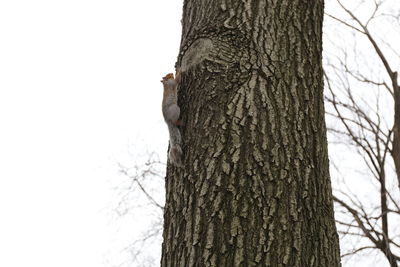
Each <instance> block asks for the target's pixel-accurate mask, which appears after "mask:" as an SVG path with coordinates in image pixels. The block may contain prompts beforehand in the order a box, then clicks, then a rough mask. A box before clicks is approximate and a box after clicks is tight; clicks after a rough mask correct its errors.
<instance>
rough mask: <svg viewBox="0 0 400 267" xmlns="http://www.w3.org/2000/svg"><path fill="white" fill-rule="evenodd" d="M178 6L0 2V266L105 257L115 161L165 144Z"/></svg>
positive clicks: (96, 261)
mask: <svg viewBox="0 0 400 267" xmlns="http://www.w3.org/2000/svg"><path fill="white" fill-rule="evenodd" d="M181 10H182V3H181V1H179V0H176V1H161V0H158V1H157V0H156V1H133V0H130V1H120V0H117V1H116V0H113V1H110V0H103V1H102V0H100V1H99V0H69V1H54V0H48V1H44V0H37V1H28V0H13V1H11V0H10V1H0V127H1V128H0V251H1V253H0V254H1V256H0V266H7V267H21V266H41V267H54V266H57V267H63V266H65V267H67V266H68V267H71V266H74V267H81V266H82V267H88V266H90V267H92V266H93V267H95V266H103V265H105V263H104V262H105V261H106V260H105V258H107V253H108V251H109V250H110V246H109V245H110V243H112V242H115V236H114V232H115V230H116V227H117V223H113V219H112V218H111V219H110V216H109V215H110V211H109V210H110V209H111V208H112V205H113V204H112V203H113V202H114V201H115V200H114V199H113V197H115V194H114V192H113V188H112V187H111V186H110V180H113V179H114V177H116V176H117V173H118V168H117V166H116V162H119V161H123V162H125V163H126V164H128V163H129V157H130V155H131V154H135V153H136V152H137V151H142V150H144V149H147V150H149V151H152V150H157V149H159V150H160V149H161V150H162V151H163V149H165V150H166V146H167V140H168V133H167V131H166V127H165V126H164V123H163V120H162V116H161V110H160V109H161V97H162V87H161V83H160V78H161V77H162V75H164V74H165V73H168V72H172V71H173V67H174V63H175V60H176V56H177V53H178V48H179V42H180V31H181V27H180V19H181ZM132 160H133V159H132ZM111 184H112V182H111ZM110 203H111V204H110ZM134 227H136V226H135V225H132V228H134Z"/></svg>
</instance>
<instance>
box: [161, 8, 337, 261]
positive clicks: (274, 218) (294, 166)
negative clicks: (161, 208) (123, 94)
mask: <svg viewBox="0 0 400 267" xmlns="http://www.w3.org/2000/svg"><path fill="white" fill-rule="evenodd" d="M322 17H323V0H313V1H304V0H279V1H277V0H249V1H245V0H243V1H233V0H232V1H229V0H201V1H195V0H185V1H184V7H183V20H182V24H183V31H182V42H181V51H180V54H179V57H178V62H177V66H178V67H180V68H181V70H182V72H183V74H182V83H181V85H180V87H179V89H178V90H179V92H178V94H179V97H178V104H179V105H180V107H181V114H182V121H183V123H184V126H183V127H182V128H181V132H182V140H183V153H184V155H183V163H184V168H183V169H180V168H175V167H173V166H168V169H167V177H166V205H165V213H164V233H163V238H164V242H163V247H162V260H161V266H164V267H177V266H179V267H180V266H182V267H184V266H218V267H224V266H227V267H231V266H243V267H247V266H274V267H275V266H288V267H289V266H290V267H313V266H315V267H337V266H340V256H339V243H338V237H337V233H336V228H335V222H334V217H333V202H332V192H331V185H330V178H329V170H328V155H327V141H326V129H325V122H324V106H323V80H322V66H321V65H322V62H321V57H322V56H321V55H322Z"/></svg>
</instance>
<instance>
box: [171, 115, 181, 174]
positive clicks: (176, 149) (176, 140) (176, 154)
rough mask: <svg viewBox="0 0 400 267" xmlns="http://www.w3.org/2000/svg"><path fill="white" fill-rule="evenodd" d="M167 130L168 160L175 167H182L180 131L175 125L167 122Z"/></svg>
mask: <svg viewBox="0 0 400 267" xmlns="http://www.w3.org/2000/svg"><path fill="white" fill-rule="evenodd" d="M168 130H169V153H168V160H169V161H170V162H171V163H172V164H173V165H175V166H176V167H183V164H182V154H183V153H182V148H181V140H182V138H181V133H180V132H179V129H178V127H177V126H176V125H174V124H172V123H168Z"/></svg>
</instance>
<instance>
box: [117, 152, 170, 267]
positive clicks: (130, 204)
mask: <svg viewBox="0 0 400 267" xmlns="http://www.w3.org/2000/svg"><path fill="white" fill-rule="evenodd" d="M139 158H141V159H145V161H140V160H139V161H137V162H135V164H134V165H133V166H126V165H123V164H121V163H120V164H118V166H119V171H120V173H121V175H122V177H123V180H121V181H120V184H119V185H118V188H117V190H116V191H118V192H119V194H120V195H119V201H118V203H116V206H115V209H114V210H115V212H116V214H117V215H118V216H119V217H120V218H125V217H126V216H127V215H134V216H135V215H137V213H139V212H141V211H143V210H145V211H146V227H145V229H144V230H143V231H142V232H141V233H140V236H137V235H136V237H132V236H131V237H130V239H133V241H132V240H131V241H129V243H128V244H126V246H125V247H124V248H123V249H122V251H120V252H119V253H120V254H124V255H125V256H122V258H124V261H122V262H119V263H118V264H117V265H113V266H118V267H122V266H132V264H133V265H134V266H141V267H153V266H157V265H159V258H160V255H161V250H160V249H159V246H160V245H159V244H161V234H162V226H163V218H162V215H163V210H164V199H165V196H164V194H165V191H164V187H163V183H164V178H165V168H166V163H165V162H164V161H163V160H160V158H159V156H158V155H157V154H156V153H154V152H153V153H146V154H145V155H141V156H140V157H139ZM135 221H136V222H137V220H135ZM136 222H134V223H133V225H131V227H135V225H136ZM119 258H121V256H119Z"/></svg>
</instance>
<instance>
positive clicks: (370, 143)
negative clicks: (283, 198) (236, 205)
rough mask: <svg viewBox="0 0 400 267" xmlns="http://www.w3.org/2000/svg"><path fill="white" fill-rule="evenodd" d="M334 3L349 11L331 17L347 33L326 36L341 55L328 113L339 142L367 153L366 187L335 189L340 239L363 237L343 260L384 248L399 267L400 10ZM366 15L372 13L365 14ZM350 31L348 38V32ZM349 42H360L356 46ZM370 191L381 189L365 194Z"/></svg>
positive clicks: (335, 62) (331, 66)
mask: <svg viewBox="0 0 400 267" xmlns="http://www.w3.org/2000/svg"><path fill="white" fill-rule="evenodd" d="M335 1H336V2H337V4H338V7H339V8H340V10H341V11H342V12H341V13H340V12H339V15H336V14H335V15H334V14H331V13H328V14H326V16H327V17H329V18H330V19H331V21H329V22H330V23H338V24H339V26H340V27H341V28H344V29H342V30H340V32H341V35H342V36H341V38H340V37H339V38H337V37H333V36H331V35H329V33H327V35H328V36H326V38H327V39H329V40H330V41H331V42H330V43H331V45H332V44H333V45H334V47H336V49H335V51H336V54H335V55H330V54H327V55H326V58H325V59H326V62H325V63H326V64H325V78H326V87H327V90H326V101H327V103H328V105H327V115H328V116H330V117H332V118H333V120H328V121H331V122H333V123H331V125H332V126H329V124H328V130H329V132H330V134H331V135H332V136H333V137H334V138H333V140H334V141H335V142H336V141H339V142H342V143H345V144H347V145H349V146H351V147H353V148H354V150H353V151H356V153H358V154H359V156H361V159H362V161H363V165H357V164H356V163H354V166H353V168H356V169H359V170H368V171H367V172H361V175H362V176H363V177H362V180H361V181H362V184H359V185H358V186H357V185H354V184H353V185H351V186H347V187H346V186H343V184H342V186H341V187H339V186H334V187H336V188H337V189H338V190H337V191H336V192H335V195H334V201H335V204H336V212H337V215H336V220H337V227H338V230H339V234H340V236H341V239H344V240H349V238H352V239H354V238H355V237H357V238H358V240H359V242H357V244H356V245H354V247H352V248H351V249H349V250H347V251H345V250H343V248H342V253H343V254H342V257H345V256H349V255H354V254H358V253H361V252H362V251H368V250H378V251H380V252H381V253H382V255H384V256H385V257H386V259H387V261H388V262H389V264H390V266H391V267H397V266H399V263H400V190H399V188H400V187H399V186H400V135H399V134H400V132H399V129H400V89H399V84H398V73H397V71H396V68H397V69H398V68H399V63H400V54H399V53H400V42H399V39H400V38H399V37H400V35H397V36H395V35H396V33H397V34H398V33H399V32H400V5H399V3H398V1H397V2H396V1H390V0H387V1H377V0H369V1H361V2H359V3H357V4H358V5H355V6H353V7H349V6H346V5H344V2H343V3H342V2H341V1H340V0H335ZM347 4H348V3H347ZM353 4H355V3H353ZM394 8H397V10H395V9H394ZM366 13H368V14H370V15H369V16H368V17H365V14H366ZM343 30H347V33H349V34H348V35H346V33H345V34H343ZM327 32H330V29H328V30H327ZM347 37H349V38H347ZM394 37H397V39H396V38H394ZM391 38H392V39H391ZM341 40H345V41H344V42H342V43H341ZM349 40H353V41H354V43H353V44H352V45H350V46H349V45H348V42H349ZM393 40H397V41H393ZM328 51H329V49H328ZM331 51H332V50H331ZM331 152H332V151H331ZM331 155H332V153H331ZM332 159H333V162H334V163H335V166H336V167H337V169H338V170H341V169H342V167H341V166H343V162H337V161H335V160H337V159H338V157H332ZM345 164H346V163H345ZM359 166H361V167H359ZM349 179H351V178H350V177H349V176H347V177H346V179H344V182H345V183H346V184H347V183H348V181H349ZM363 186H364V187H367V188H368V190H369V188H372V190H374V192H371V193H369V194H368V195H365V194H363V191H362V188H363ZM343 243H345V242H343ZM343 247H346V246H343Z"/></svg>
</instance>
